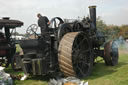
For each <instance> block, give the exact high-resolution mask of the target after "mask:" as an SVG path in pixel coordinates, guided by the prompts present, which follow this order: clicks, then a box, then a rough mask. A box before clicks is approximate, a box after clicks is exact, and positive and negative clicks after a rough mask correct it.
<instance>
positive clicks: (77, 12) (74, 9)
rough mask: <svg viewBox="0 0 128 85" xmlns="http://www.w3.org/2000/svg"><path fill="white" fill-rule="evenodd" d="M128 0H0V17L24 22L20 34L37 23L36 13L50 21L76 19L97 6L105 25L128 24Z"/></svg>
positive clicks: (98, 14) (98, 13) (19, 30)
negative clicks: (54, 18)
mask: <svg viewBox="0 0 128 85" xmlns="http://www.w3.org/2000/svg"><path fill="white" fill-rule="evenodd" d="M127 3H128V0H0V17H3V16H9V17H11V18H12V19H18V20H21V21H23V22H24V26H23V27H22V29H17V30H18V32H20V33H25V30H26V28H27V27H28V26H29V25H30V24H33V23H37V17H36V14H37V13H42V14H43V15H47V16H48V17H49V18H50V19H51V18H52V17H55V16H59V17H62V18H63V19H64V18H69V19H72V18H73V19H76V18H77V17H78V16H80V17H83V16H87V15H88V14H89V12H88V11H89V10H88V6H89V5H96V6H97V16H101V18H102V19H103V20H104V21H105V23H107V24H115V25H122V24H128V5H127Z"/></svg>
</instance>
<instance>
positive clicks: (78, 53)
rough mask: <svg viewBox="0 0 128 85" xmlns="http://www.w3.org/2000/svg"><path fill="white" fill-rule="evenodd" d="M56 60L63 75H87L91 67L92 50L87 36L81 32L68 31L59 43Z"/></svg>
mask: <svg viewBox="0 0 128 85" xmlns="http://www.w3.org/2000/svg"><path fill="white" fill-rule="evenodd" d="M58 61H59V67H60V70H61V71H62V72H63V74H64V75H65V76H75V77H78V78H85V77H87V76H88V75H89V74H90V72H91V71H92V67H93V51H92V49H91V43H90V41H89V39H88V36H87V35H86V34H85V33H83V32H70V33H67V34H65V35H64V37H63V38H62V39H61V41H60V43H59V48H58Z"/></svg>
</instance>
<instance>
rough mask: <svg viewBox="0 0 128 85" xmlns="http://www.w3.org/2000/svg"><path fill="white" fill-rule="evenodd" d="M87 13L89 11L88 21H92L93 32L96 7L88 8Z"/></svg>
mask: <svg viewBox="0 0 128 85" xmlns="http://www.w3.org/2000/svg"><path fill="white" fill-rule="evenodd" d="M89 11H90V19H91V21H92V23H93V24H94V26H95V31H96V30H97V29H96V6H89Z"/></svg>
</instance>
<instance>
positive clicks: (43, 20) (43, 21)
mask: <svg viewBox="0 0 128 85" xmlns="http://www.w3.org/2000/svg"><path fill="white" fill-rule="evenodd" d="M37 17H38V18H39V19H38V26H39V27H40V29H41V35H43V33H44V32H48V25H49V24H50V22H49V20H48V18H47V17H46V16H42V15H41V14H40V13H38V14H37Z"/></svg>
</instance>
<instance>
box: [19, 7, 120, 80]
mask: <svg viewBox="0 0 128 85" xmlns="http://www.w3.org/2000/svg"><path fill="white" fill-rule="evenodd" d="M89 9H90V18H88V17H87V18H86V19H83V20H82V21H75V22H73V23H64V22H63V20H62V19H61V18H59V17H55V18H53V19H52V20H51V25H52V26H53V27H52V26H51V25H50V26H49V28H48V32H45V33H44V35H41V36H39V35H37V34H36V32H35V31H34V30H35V29H34V28H33V27H30V28H28V29H27V32H28V33H30V34H31V33H33V34H35V35H36V36H38V38H36V39H28V40H21V41H20V45H21V47H22V49H23V52H24V55H23V56H24V58H23V59H22V65H23V70H24V72H26V73H33V74H34V75H47V74H53V73H56V72H62V73H63V75H65V76H76V77H79V78H82V77H87V76H88V75H89V74H90V73H91V70H92V67H93V64H94V60H95V59H96V58H97V57H98V56H100V57H102V58H103V59H104V60H105V63H106V65H110V66H114V65H116V64H117V63H118V48H117V45H116V43H115V42H114V41H109V42H107V43H106V44H105V46H104V49H101V48H100V47H101V46H102V45H103V43H105V37H104V36H103V35H102V33H100V32H98V31H97V28H96V7H95V6H90V7H89ZM57 20H58V21H59V24H57V22H58V21H57Z"/></svg>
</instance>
